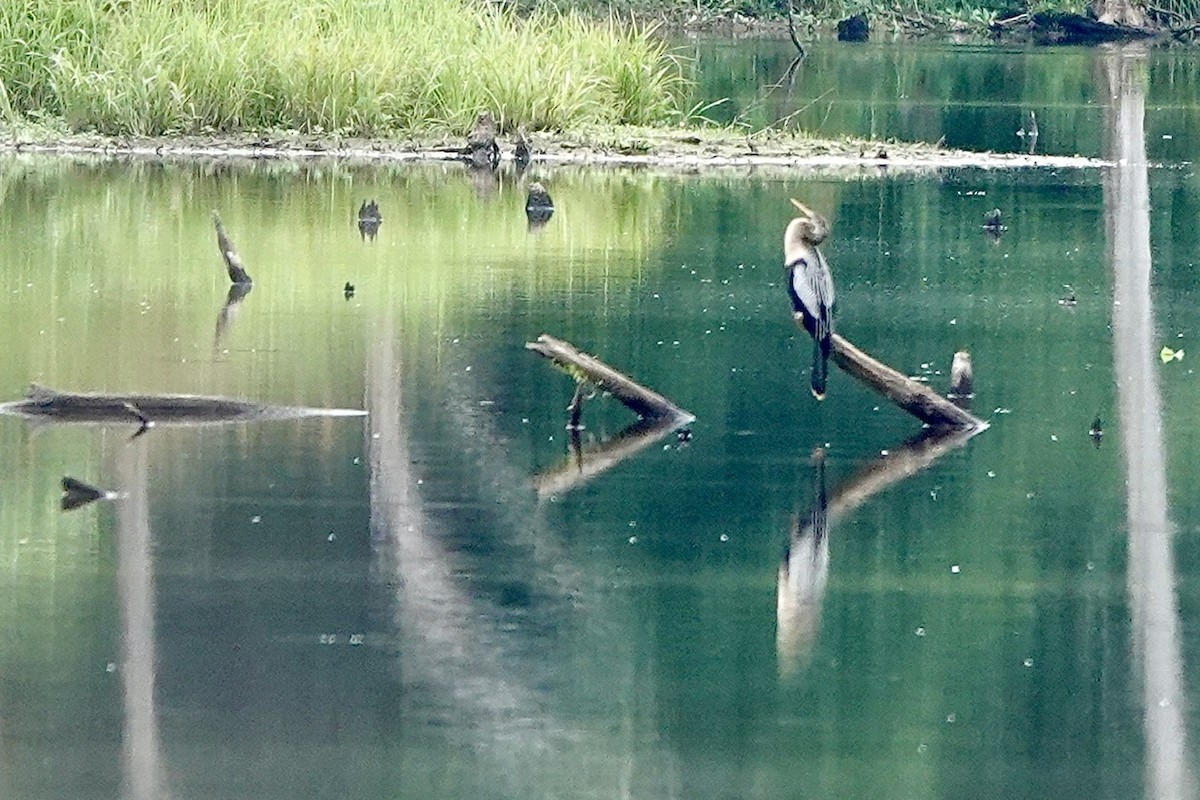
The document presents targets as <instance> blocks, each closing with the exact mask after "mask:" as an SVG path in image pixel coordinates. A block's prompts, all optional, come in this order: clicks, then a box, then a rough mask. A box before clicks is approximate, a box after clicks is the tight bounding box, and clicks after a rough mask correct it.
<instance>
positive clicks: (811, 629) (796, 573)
mask: <svg viewBox="0 0 1200 800" xmlns="http://www.w3.org/2000/svg"><path fill="white" fill-rule="evenodd" d="M828 511H829V504H828V499H827V497H826V492H825V451H824V450H822V449H820V448H818V449H817V450H816V451H815V452H814V453H813V500H812V505H811V507H810V508H809V510H808V512H807V513H806V514H805V515H804V516H797V517H796V518H795V519H794V520H793V521H792V532H791V537H790V540H789V542H788V547H787V552H786V553H785V554H784V557H783V562H782V563H781V564H780V565H779V580H778V583H777V594H776V607H775V608H776V622H777V626H778V628H777V631H776V652H777V653H778V657H779V672H780V675H783V676H787V675H791V674H793V673H794V672H795V671H796V670H797V669H798V668H799V667H800V666H801V665H802V664H803V663H804V662H805V661H806V660H807V657H808V654H809V653H810V652H811V651H812V645H813V642H814V641H815V639H816V634H817V629H818V627H819V626H820V622H821V601H822V599H823V598H824V596H825V585H826V582H827V580H828V577H829V513H828Z"/></svg>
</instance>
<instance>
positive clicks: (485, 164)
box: [467, 111, 500, 169]
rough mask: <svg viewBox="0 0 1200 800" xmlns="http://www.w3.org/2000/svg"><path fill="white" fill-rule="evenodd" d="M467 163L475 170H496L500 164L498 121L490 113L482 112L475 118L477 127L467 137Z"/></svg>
mask: <svg viewBox="0 0 1200 800" xmlns="http://www.w3.org/2000/svg"><path fill="white" fill-rule="evenodd" d="M467 161H468V162H469V163H470V165H471V166H472V167H473V168H475V169H495V168H496V167H497V166H498V165H499V164H500V145H498V144H496V120H495V118H494V117H493V116H492V112H490V111H482V112H480V114H479V116H478V117H476V118H475V127H474V128H472V129H471V133H470V134H469V135H468V136H467Z"/></svg>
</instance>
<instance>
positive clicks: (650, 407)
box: [525, 333, 696, 425]
mask: <svg viewBox="0 0 1200 800" xmlns="http://www.w3.org/2000/svg"><path fill="white" fill-rule="evenodd" d="M525 348H526V349H527V350H532V351H533V352H535V353H537V354H538V355H540V356H544V357H545V358H548V359H550V360H551V361H553V362H554V363H555V364H557V365H558V366H559V367H561V368H563V369H564V370H566V371H567V372H568V373H570V374H571V376H572V377H574V378H575V379H576V380H577V381H582V380H586V381H588V382H590V383H592V384H593V385H595V386H596V387H597V388H599V389H600V390H602V391H604V392H607V393H608V394H611V395H612V396H613V397H615V398H617V399H618V400H620V401H621V402H622V403H624V404H625V406H626V407H628V408H629V409H630V410H631V411H633V412H634V413H635V414H637V415H638V416H639V417H642V418H643V419H662V418H669V419H671V420H673V421H674V422H675V423H676V424H678V425H686V424H687V423H689V422H692V421H693V420H695V419H696V417H695V415H693V414H690V413H688V412H687V411H684V410H683V409H682V408H680V407H679V406H677V405H675V404H674V403H672V402H671V401H670V400H668V399H667V398H665V397H663V396H662V395H661V394H659V393H658V392H655V391H653V390H651V389H647V388H646V387H645V386H642V385H641V384H639V383H637V382H636V381H634V380H633V379H632V378H630V377H628V376H627V375H623V374H621V373H620V372H618V371H617V370H615V369H613V368H612V367H610V366H608V365H607V364H605V363H604V362H603V361H601V360H600V359H598V358H596V357H595V356H590V355H588V354H587V353H582V352H580V351H579V350H578V349H576V348H575V346H574V345H572V344H571V343H570V342H564V341H563V340H562V339H555V338H554V337H553V336H550V335H548V334H545V333H543V334H542V335H541V336H539V337H538V338H537V341H536V342H526V343H525Z"/></svg>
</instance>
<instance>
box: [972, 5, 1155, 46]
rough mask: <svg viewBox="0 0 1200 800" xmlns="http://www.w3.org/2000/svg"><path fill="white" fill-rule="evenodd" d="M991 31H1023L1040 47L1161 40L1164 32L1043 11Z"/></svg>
mask: <svg viewBox="0 0 1200 800" xmlns="http://www.w3.org/2000/svg"><path fill="white" fill-rule="evenodd" d="M991 28H992V31H993V33H996V34H1002V33H1004V32H1005V31H1009V30H1023V31H1027V32H1028V33H1029V34H1030V35H1031V36H1032V37H1033V39H1034V41H1035V42H1038V43H1040V44H1083V45H1093V44H1102V43H1104V42H1130V41H1139V40H1147V39H1153V38H1156V37H1162V36H1163V35H1164V31H1162V30H1158V29H1155V28H1151V27H1142V26H1139V25H1125V24H1120V23H1119V22H1117V21H1116V20H1113V21H1105V20H1099V19H1092V18H1090V17H1085V16H1083V15H1081V14H1067V13H1063V12H1060V11H1045V12H1040V13H1036V14H1029V13H1022V14H1017V15H1015V16H1012V17H1008V18H1006V19H1001V20H997V21H996V22H994V23H992V26H991Z"/></svg>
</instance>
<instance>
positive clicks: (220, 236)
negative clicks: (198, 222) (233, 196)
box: [212, 211, 254, 283]
mask: <svg viewBox="0 0 1200 800" xmlns="http://www.w3.org/2000/svg"><path fill="white" fill-rule="evenodd" d="M212 220H213V225H214V226H215V227H216V229H217V248H218V249H219V250H220V251H221V258H223V259H225V269H226V270H228V272H229V280H231V281H233V282H234V283H253V282H254V281H252V280H250V274H249V273H248V272H246V267H245V266H244V265H243V264H242V258H241V256H239V255H238V253H237V248H236V247H234V246H233V242H232V241H231V240H230V238H229V234H227V233H226V232H225V226H224V225H222V224H221V215H220V214H218V213H217V212H216V211H214V212H212Z"/></svg>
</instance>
